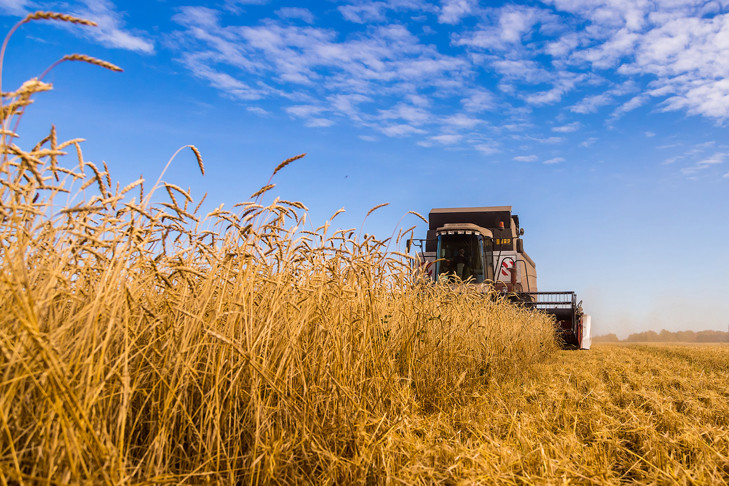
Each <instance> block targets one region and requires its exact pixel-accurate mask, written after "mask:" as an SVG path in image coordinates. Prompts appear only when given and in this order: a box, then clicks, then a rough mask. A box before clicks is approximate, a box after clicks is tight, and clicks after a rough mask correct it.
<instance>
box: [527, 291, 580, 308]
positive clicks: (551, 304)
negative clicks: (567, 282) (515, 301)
mask: <svg viewBox="0 0 729 486" xmlns="http://www.w3.org/2000/svg"><path fill="white" fill-rule="evenodd" d="M518 295H519V297H520V299H519V300H520V301H521V302H523V303H524V305H526V306H527V307H533V308H535V309H540V310H549V309H576V308H577V294H575V293H574V292H571V291H563V292H520V293H519V294H518Z"/></svg>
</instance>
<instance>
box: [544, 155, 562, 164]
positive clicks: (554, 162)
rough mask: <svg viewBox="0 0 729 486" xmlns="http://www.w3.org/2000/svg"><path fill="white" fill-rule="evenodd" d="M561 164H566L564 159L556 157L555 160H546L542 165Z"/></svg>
mask: <svg viewBox="0 0 729 486" xmlns="http://www.w3.org/2000/svg"><path fill="white" fill-rule="evenodd" d="M560 162H564V157H555V158H553V159H549V160H545V161H544V162H542V163H543V164H548V165H551V164H559V163H560Z"/></svg>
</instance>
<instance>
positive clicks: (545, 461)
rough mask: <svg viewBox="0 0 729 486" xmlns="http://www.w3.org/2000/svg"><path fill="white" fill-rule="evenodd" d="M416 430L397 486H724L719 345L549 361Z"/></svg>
mask: <svg viewBox="0 0 729 486" xmlns="http://www.w3.org/2000/svg"><path fill="white" fill-rule="evenodd" d="M420 427H421V430H422V436H420V438H419V441H417V444H418V445H417V446H410V447H409V448H408V453H406V454H405V455H410V456H411V457H421V458H428V459H426V460H425V461H424V462H425V463H426V464H427V461H428V460H430V461H431V464H432V465H433V466H432V467H424V465H423V462H420V463H419V464H418V463H413V464H408V465H406V467H405V468H404V471H403V472H401V473H400V476H401V477H405V478H407V479H406V481H408V482H415V481H418V480H423V479H424V478H426V477H427V478H428V480H435V481H454V482H459V481H465V482H481V483H485V484H489V483H492V482H499V483H506V484H523V483H536V484H550V483H551V484H557V483H562V482H563V481H564V480H565V479H567V480H569V481H574V482H583V483H594V484H620V483H624V482H639V483H663V484H666V483H670V484H727V483H729V346H727V345H678V344H677V345H599V346H594V347H593V349H592V350H591V351H560V352H558V353H557V354H556V355H555V356H554V357H553V358H551V359H550V360H549V361H548V362H547V363H544V364H543V365H541V366H539V367H538V368H537V369H535V370H533V371H532V372H530V373H525V374H524V375H522V376H519V377H514V379H513V380H504V381H502V382H500V383H498V384H493V383H492V384H491V385H490V386H489V387H487V388H485V389H484V390H482V391H481V392H480V396H478V397H474V398H473V399H472V400H471V401H469V402H468V403H467V404H466V405H464V406H462V407H456V408H454V409H452V410H449V411H448V412H447V413H443V414H440V415H437V416H434V417H430V418H429V419H427V420H424V421H423V423H421V424H420ZM426 431H427V432H426ZM405 471H406V472H405Z"/></svg>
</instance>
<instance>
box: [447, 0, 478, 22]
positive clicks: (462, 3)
mask: <svg viewBox="0 0 729 486" xmlns="http://www.w3.org/2000/svg"><path fill="white" fill-rule="evenodd" d="M441 3H442V6H441V10H440V15H438V22H440V23H443V24H457V23H458V22H460V21H461V19H462V18H463V17H465V16H467V15H469V14H470V13H471V12H472V11H473V9H474V8H475V7H476V3H475V1H474V0H443V1H442V2H441Z"/></svg>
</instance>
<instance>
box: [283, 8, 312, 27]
mask: <svg viewBox="0 0 729 486" xmlns="http://www.w3.org/2000/svg"><path fill="white" fill-rule="evenodd" d="M276 14H277V15H278V16H279V17H281V18H284V19H299V20H303V21H304V22H306V23H308V24H313V23H314V14H313V13H311V10H309V9H306V8H301V7H283V8H280V9H278V10H276Z"/></svg>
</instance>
